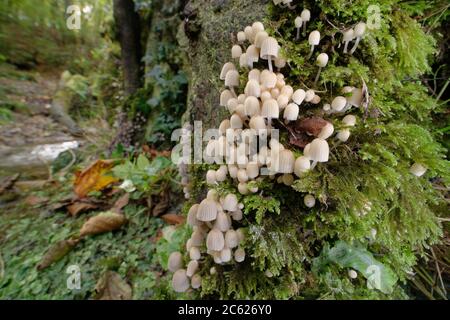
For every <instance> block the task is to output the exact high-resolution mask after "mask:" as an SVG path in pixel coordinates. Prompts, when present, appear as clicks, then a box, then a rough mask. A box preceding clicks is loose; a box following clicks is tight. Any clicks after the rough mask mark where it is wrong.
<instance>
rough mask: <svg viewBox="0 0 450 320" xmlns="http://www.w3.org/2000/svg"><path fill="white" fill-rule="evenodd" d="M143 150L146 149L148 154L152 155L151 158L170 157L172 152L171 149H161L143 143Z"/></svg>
mask: <svg viewBox="0 0 450 320" xmlns="http://www.w3.org/2000/svg"><path fill="white" fill-rule="evenodd" d="M142 151H144V152H145V153H146V154H148V155H150V157H151V158H155V157H158V156H162V157H170V153H171V152H170V150H163V151H159V150H156V149H154V148H151V147H149V146H148V145H143V146H142Z"/></svg>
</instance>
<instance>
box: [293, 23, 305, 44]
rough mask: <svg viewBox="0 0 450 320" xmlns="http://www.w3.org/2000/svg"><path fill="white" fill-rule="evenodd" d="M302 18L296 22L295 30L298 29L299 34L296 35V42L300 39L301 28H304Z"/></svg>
mask: <svg viewBox="0 0 450 320" xmlns="http://www.w3.org/2000/svg"><path fill="white" fill-rule="evenodd" d="M302 23H303V20H302V17H296V18H295V20H294V24H295V28H296V29H297V33H296V34H295V40H298V39H299V38H300V28H301V27H302Z"/></svg>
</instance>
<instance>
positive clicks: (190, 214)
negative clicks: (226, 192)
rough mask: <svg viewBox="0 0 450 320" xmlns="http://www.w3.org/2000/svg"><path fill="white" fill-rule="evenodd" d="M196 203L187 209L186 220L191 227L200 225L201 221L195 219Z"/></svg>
mask: <svg viewBox="0 0 450 320" xmlns="http://www.w3.org/2000/svg"><path fill="white" fill-rule="evenodd" d="M197 210H198V203H196V204H194V205H192V207H191V208H190V209H189V212H188V215H187V219H186V222H187V224H188V225H190V226H191V227H193V226H198V225H201V221H198V220H197Z"/></svg>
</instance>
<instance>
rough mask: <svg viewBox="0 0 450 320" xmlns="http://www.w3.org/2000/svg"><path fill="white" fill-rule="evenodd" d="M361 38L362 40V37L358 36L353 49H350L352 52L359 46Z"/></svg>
mask: <svg viewBox="0 0 450 320" xmlns="http://www.w3.org/2000/svg"><path fill="white" fill-rule="evenodd" d="M360 40H361V37H357V38H356V41H355V44H354V45H353V48H352V50H350V54H353V52H355V50H356V47H358V44H359V41H360Z"/></svg>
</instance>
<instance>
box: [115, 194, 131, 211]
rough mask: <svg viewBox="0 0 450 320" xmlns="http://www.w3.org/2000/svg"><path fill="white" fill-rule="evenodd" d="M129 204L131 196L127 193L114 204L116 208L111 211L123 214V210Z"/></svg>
mask: <svg viewBox="0 0 450 320" xmlns="http://www.w3.org/2000/svg"><path fill="white" fill-rule="evenodd" d="M128 202H130V194H129V193H128V192H127V193H125V194H124V195H123V196H121V197H120V198H119V199H117V201H116V202H115V203H114V206H113V207H112V208H111V211H114V212H116V213H121V212H122V209H123V208H124V207H125V206H126V205H127V204H128Z"/></svg>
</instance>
